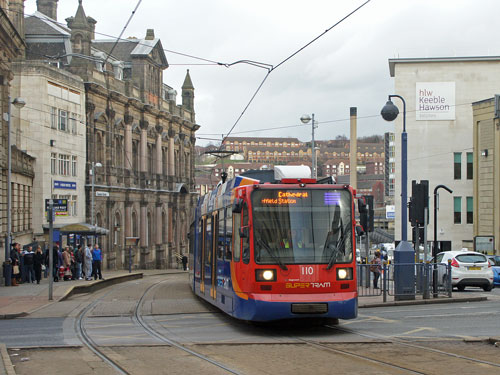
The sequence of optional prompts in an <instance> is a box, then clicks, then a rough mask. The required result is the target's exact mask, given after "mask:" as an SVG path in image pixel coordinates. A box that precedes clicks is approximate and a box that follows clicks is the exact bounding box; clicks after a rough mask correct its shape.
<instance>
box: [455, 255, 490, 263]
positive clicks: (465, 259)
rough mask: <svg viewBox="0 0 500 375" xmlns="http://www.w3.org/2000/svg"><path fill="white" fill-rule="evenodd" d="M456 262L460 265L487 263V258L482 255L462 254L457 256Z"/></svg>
mask: <svg viewBox="0 0 500 375" xmlns="http://www.w3.org/2000/svg"><path fill="white" fill-rule="evenodd" d="M455 258H456V260H457V261H459V262H460V263H486V262H487V260H486V257H485V256H484V255H481V254H461V255H457V256H456V257H455Z"/></svg>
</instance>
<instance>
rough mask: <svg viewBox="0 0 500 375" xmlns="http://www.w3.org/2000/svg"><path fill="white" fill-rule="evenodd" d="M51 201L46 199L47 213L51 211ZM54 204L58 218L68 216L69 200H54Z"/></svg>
mask: <svg viewBox="0 0 500 375" xmlns="http://www.w3.org/2000/svg"><path fill="white" fill-rule="evenodd" d="M49 200H50V199H45V212H47V211H48V209H49ZM52 201H53V202H54V205H53V207H54V212H55V215H56V216H68V200H67V199H52Z"/></svg>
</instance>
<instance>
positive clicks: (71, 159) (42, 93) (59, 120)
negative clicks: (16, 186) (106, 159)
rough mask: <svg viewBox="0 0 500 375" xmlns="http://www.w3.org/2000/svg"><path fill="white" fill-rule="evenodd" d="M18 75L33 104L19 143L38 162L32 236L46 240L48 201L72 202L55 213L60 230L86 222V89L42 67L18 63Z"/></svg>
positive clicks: (76, 80) (74, 79)
mask: <svg viewBox="0 0 500 375" xmlns="http://www.w3.org/2000/svg"><path fill="white" fill-rule="evenodd" d="M13 71H14V74H15V78H14V81H13V82H14V85H15V86H16V88H17V89H18V90H19V91H20V96H21V97H23V98H26V101H28V102H29V105H27V108H25V109H23V116H22V119H23V121H22V132H21V133H20V134H19V135H18V138H19V139H18V142H19V144H20V145H21V148H22V149H23V150H26V152H27V153H28V154H29V155H31V156H32V157H34V158H35V159H36V162H35V168H34V188H33V204H32V207H33V210H32V213H33V214H32V215H33V232H34V238H36V239H37V240H40V241H42V240H44V239H47V238H48V221H47V217H46V209H45V202H46V201H47V200H49V199H56V200H59V199H61V200H65V201H66V202H67V210H66V211H64V210H62V211H56V220H55V222H56V224H57V225H56V231H57V228H59V227H63V226H65V225H68V224H75V223H83V222H85V167H86V146H85V142H86V126H85V87H84V85H83V80H82V79H81V78H80V77H78V76H76V75H73V74H71V73H69V72H67V71H65V70H63V69H59V68H57V67H54V66H51V65H49V64H46V63H43V62H38V61H29V60H28V61H22V62H16V63H15V64H14V66H13ZM56 238H57V236H56Z"/></svg>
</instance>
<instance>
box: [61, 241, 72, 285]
mask: <svg viewBox="0 0 500 375" xmlns="http://www.w3.org/2000/svg"><path fill="white" fill-rule="evenodd" d="M62 255H63V266H64V277H63V280H64V281H67V280H71V253H70V249H69V246H66V247H65V248H64V251H63V254H62Z"/></svg>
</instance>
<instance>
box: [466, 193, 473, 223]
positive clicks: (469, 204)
mask: <svg viewBox="0 0 500 375" xmlns="http://www.w3.org/2000/svg"><path fill="white" fill-rule="evenodd" d="M473 223H474V207H473V200H472V197H467V224H473Z"/></svg>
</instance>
